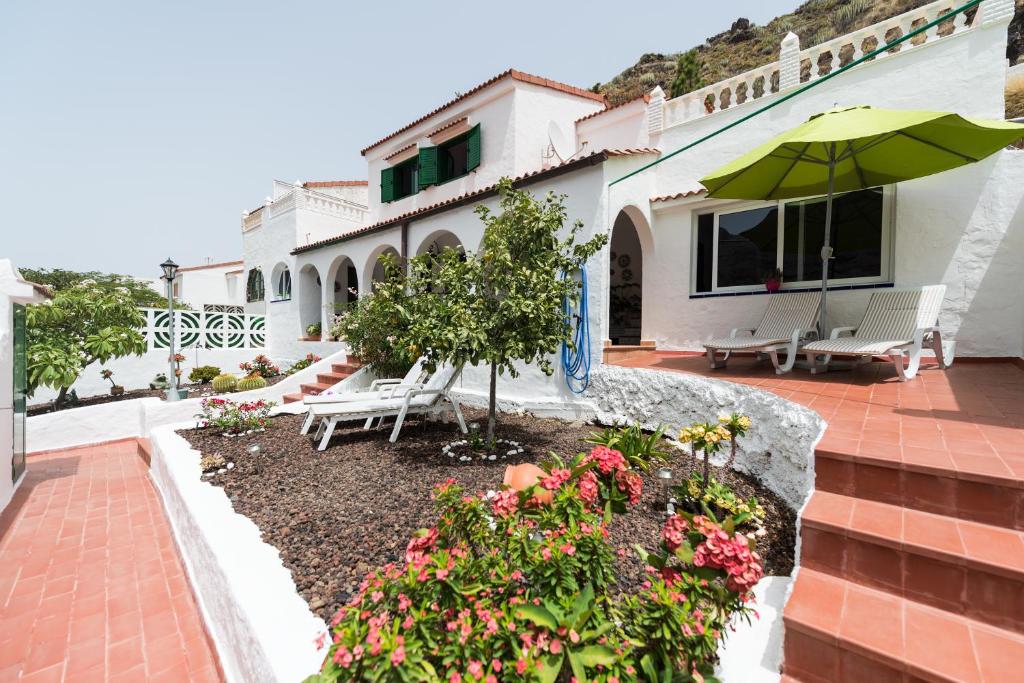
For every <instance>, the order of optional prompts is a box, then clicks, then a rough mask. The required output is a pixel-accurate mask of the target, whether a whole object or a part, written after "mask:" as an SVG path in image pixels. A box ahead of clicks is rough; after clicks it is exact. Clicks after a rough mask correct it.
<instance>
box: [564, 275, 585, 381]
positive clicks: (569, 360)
mask: <svg viewBox="0 0 1024 683" xmlns="http://www.w3.org/2000/svg"><path fill="white" fill-rule="evenodd" d="M562 277H563V278H567V277H572V276H571V275H569V274H568V273H563V274H562ZM580 284H581V287H580V303H579V306H578V310H576V311H575V312H574V311H573V308H572V303H571V301H570V300H569V297H566V298H565V300H564V301H563V302H562V312H563V314H564V315H565V321H566V323H567V324H568V325H569V328H570V330H571V331H572V343H571V344H570V343H569V341H568V340H566V341H563V342H562V369H563V370H565V384H566V386H568V387H569V391H571V392H572V393H574V394H582V393H583V392H584V391H586V390H587V387H588V386H590V317H589V314H588V310H587V308H588V306H587V271H586V269H585V268H581V269H580Z"/></svg>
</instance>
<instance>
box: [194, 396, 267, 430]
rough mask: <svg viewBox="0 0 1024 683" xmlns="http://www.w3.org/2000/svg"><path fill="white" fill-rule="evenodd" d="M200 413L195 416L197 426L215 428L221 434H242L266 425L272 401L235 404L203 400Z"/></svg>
mask: <svg viewBox="0 0 1024 683" xmlns="http://www.w3.org/2000/svg"><path fill="white" fill-rule="evenodd" d="M200 405H201V407H202V412H201V413H199V414H198V415H196V417H197V418H199V426H201V427H216V428H217V429H219V430H220V431H221V433H222V434H242V433H243V432H247V431H250V430H253V429H262V428H263V427H265V426H266V425H267V416H268V415H269V414H270V409H271V408H273V407H274V406H275V405H276V404H275V403H274V402H273V401H264V400H262V399H260V400H259V401H251V402H249V403H235V402H234V401H230V400H228V399H224V398H216V397H214V398H204V399H203V401H202V403H201V404H200Z"/></svg>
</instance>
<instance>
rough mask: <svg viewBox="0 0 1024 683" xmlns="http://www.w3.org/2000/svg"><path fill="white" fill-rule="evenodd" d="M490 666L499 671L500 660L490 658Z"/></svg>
mask: <svg viewBox="0 0 1024 683" xmlns="http://www.w3.org/2000/svg"><path fill="white" fill-rule="evenodd" d="M491 668H492V669H494V670H495V671H501V660H500V659H492V660H491Z"/></svg>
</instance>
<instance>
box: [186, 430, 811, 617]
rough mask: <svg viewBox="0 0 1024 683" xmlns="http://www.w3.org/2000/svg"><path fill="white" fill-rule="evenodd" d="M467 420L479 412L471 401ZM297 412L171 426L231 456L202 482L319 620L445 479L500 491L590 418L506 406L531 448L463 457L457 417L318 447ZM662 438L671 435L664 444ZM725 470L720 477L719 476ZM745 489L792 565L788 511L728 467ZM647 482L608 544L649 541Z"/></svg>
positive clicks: (569, 450)
mask: <svg viewBox="0 0 1024 683" xmlns="http://www.w3.org/2000/svg"><path fill="white" fill-rule="evenodd" d="M467 418H468V419H470V420H481V418H482V414H481V413H479V412H475V411H473V410H470V411H468V412H467ZM300 424H301V417H300V416H280V417H276V418H273V419H272V420H270V424H269V425H268V427H267V429H266V431H264V432H262V433H259V434H253V435H250V436H246V437H239V438H231V439H229V438H224V437H222V436H219V435H217V434H215V433H214V432H213V431H212V430H210V429H200V430H194V429H190V430H181V431H179V432H178V433H179V434H181V435H182V436H183V437H184V438H185V439H187V440H188V441H189V442H190V443H191V444H192V445H193V447H195V448H196V449H197V450H199V451H201V452H202V453H203V454H204V455H210V454H213V453H219V454H220V455H221V456H223V457H224V458H225V459H226V460H227V461H234V462H236V466H235V468H234V469H231V470H228V471H227V472H226V473H225V474H216V475H213V476H212V478H210V479H209V481H210V482H211V483H212V484H214V485H216V486H221V487H223V488H224V491H225V493H226V494H227V495H228V496H229V497H230V498H231V500H232V502H233V504H234V507H235V510H237V511H238V512H240V513H241V514H244V515H246V516H247V517H249V518H250V519H251V520H252V521H253V522H255V523H256V524H257V526H259V528H260V530H261V531H262V532H263V538H264V540H265V541H267V542H268V543H270V544H271V545H273V546H275V547H276V548H278V549H279V550H280V551H281V557H282V559H283V561H284V563H285V566H287V567H288V568H289V569H290V570H291V572H292V577H293V578H294V580H295V583H296V585H297V586H298V589H299V592H300V593H301V594H302V595H303V597H305V599H306V600H307V601H308V602H309V604H310V607H311V608H312V609H313V611H315V612H316V613H318V614H319V615H320V616H322V617H323V618H324V619H325V620H328V619H330V617H331V616H332V615H333V614H334V612H336V611H337V609H338V608H339V607H340V606H341V605H342V604H344V602H346V601H347V600H348V598H349V597H350V596H351V595H352V594H353V593H354V592H355V591H356V589H357V586H358V585H359V582H360V581H361V580H362V579H363V578H364V577H365V575H366V573H367V572H368V571H369V570H371V569H372V568H374V567H376V566H379V565H382V564H384V563H387V562H391V561H394V560H397V559H398V558H399V557H401V556H403V554H404V552H405V546H406V543H407V542H408V539H409V536H410V535H411V533H412V532H413V531H415V530H416V529H419V528H421V527H425V526H430V525H432V524H433V521H434V518H435V517H434V513H433V508H432V504H431V500H430V490H431V488H432V487H433V485H434V484H435V483H437V482H440V481H444V480H445V479H447V478H449V477H453V478H455V479H456V480H458V481H459V482H460V483H461V484H462V485H463V486H465V487H466V488H467V489H468V490H469V491H471V492H483V491H486V490H488V489H497V488H498V487H499V486H500V484H501V480H502V474H503V472H504V469H505V467H506V466H507V465H510V464H517V463H519V462H537V461H538V460H541V459H542V458H543V457H544V456H545V455H546V454H547V453H548V452H549V451H554V452H556V453H559V454H562V455H570V454H573V453H577V452H580V451H583V450H586V449H587V448H588V447H589V446H587V445H586V444H581V443H580V439H582V438H585V437H587V436H588V435H589V434H590V432H591V431H594V430H595V429H596V427H594V426H592V425H587V424H581V423H568V422H562V421H559V420H550V419H540V418H536V417H532V416H517V415H502V416H501V419H500V422H499V433H498V436H499V437H500V438H507V439H511V440H513V441H518V442H520V443H522V444H524V446H526V448H527V450H526V452H525V453H524V454H522V455H519V456H508V457H507V458H506V459H504V460H501V459H499V460H497V461H494V462H490V461H487V462H481V461H480V460H476V461H474V462H472V463H459V462H458V461H457V458H455V459H449V458H448V457H446V456H443V455H442V454H441V448H442V446H443V445H444V444H446V443H448V442H449V441H452V440H455V439H457V438H458V437H459V435H458V430H457V428H456V427H455V426H454V425H445V424H442V423H440V422H437V423H419V424H417V423H416V422H409V423H407V426H406V428H405V429H404V430H403V431H402V435H401V438H400V439H399V442H398V443H397V444H389V443H387V436H388V433H389V432H390V429H389V428H385V429H382V430H371V431H368V432H367V431H363V430H362V429H361V428H359V427H352V428H348V429H339V430H336V431H335V433H334V437H333V438H332V439H331V444H330V446H329V447H328V449H327V450H326V451H323V452H318V451H317V450H316V448H315V446H314V445H313V443H312V442H311V441H310V439H309V437H304V436H301V435H299V425H300ZM253 442H259V444H260V445H261V447H262V451H263V453H264V454H265V455H264V456H263V458H262V459H263V471H262V473H261V474H256V472H255V467H254V463H252V462H251V458H250V456H248V455H247V454H246V453H245V448H246V447H247V446H249V445H250V444H252V443H253ZM666 445H667V444H666ZM669 450H670V452H672V453H673V454H674V455H673V459H672V462H671V464H670V465H669V466H670V467H672V469H673V471H674V472H675V473H676V476H677V478H681V477H682V476H684V475H685V474H686V473H688V472H689V470H690V468H691V463H692V459H691V458H689V457H688V456H686V455H684V454H683V453H682V452H680V451H677V450H674V449H671V447H669ZM722 475H723V473H722V472H721V471H716V476H718V477H719V478H723V477H722ZM724 480H725V481H726V482H728V483H729V484H730V485H731V486H732V487H733V489H734V490H735V491H736V492H737V493H739V494H740V495H742V496H743V497H749V496H751V495H755V496H757V498H758V500H759V501H760V502H761V504H762V505H763V506H764V508H765V510H766V512H767V514H768V521H767V526H768V534H767V535H766V536H765V537H764V538H762V539H760V541H759V544H758V545H759V552H760V553H761V554H762V556H763V557H764V559H765V570H766V573H767V574H772V575H784V574H789V573H790V572H791V571H792V568H793V546H794V541H795V515H794V513H793V511H792V510H790V509H789V508H788V507H787V506H786V505H785V503H783V502H782V501H781V499H779V498H778V497H777V496H775V495H774V494H773V493H771V492H770V491H768V490H766V489H764V488H763V487H761V486H760V484H758V482H756V481H755V480H753V479H751V478H749V477H746V476H745V475H742V474H739V473H737V472H730V473H728V474H727V475H726V476H724ZM655 496H656V493H655V487H654V483H653V479H652V478H651V477H646V476H645V481H644V496H643V499H642V500H641V502H640V504H639V505H638V506H637V507H635V508H634V509H633V510H632V511H631V512H630V513H628V514H626V515H621V516H616V518H615V521H614V522H613V524H612V529H611V536H610V538H611V541H612V543H613V544H614V545H615V546H617V547H620V546H622V547H626V548H629V549H631V548H632V544H633V543H639V544H641V545H642V546H644V547H646V548H648V549H654V548H656V547H657V544H658V541H659V535H660V532H661V525H662V522H663V520H664V515H663V513H662V512H660V511H658V510H656V509H654V507H653V502H652V501H653V499H654V498H655ZM617 562H618V563H619V567H618V577H619V584H620V587H621V588H623V589H630V588H632V587H634V586H636V585H638V584H639V583H640V582H641V581H642V580H643V578H642V577H643V565H642V563H641V562H640V560H639V559H638V558H636V557H635V554H634V553H629V554H628V555H627V556H626V557H625V558H620V559H618V560H617Z"/></svg>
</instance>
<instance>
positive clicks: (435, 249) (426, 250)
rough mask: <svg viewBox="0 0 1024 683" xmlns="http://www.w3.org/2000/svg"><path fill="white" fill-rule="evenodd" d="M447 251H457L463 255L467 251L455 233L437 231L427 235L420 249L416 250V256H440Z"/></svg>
mask: <svg viewBox="0 0 1024 683" xmlns="http://www.w3.org/2000/svg"><path fill="white" fill-rule="evenodd" d="M445 249H455V250H457V251H460V252H463V253H465V251H466V250H465V248H463V246H462V242H461V241H459V238H458V237H456V236H455V233H452V232H449V231H447V230H437V231H436V232H432V233H430V234H429V235H427V237H426V238H425V239H424V240H423V241H422V242H420V246H419V248H417V249H416V255H417V256H421V255H423V254H434V255H440V254H441V253H442V252H443V251H444V250H445Z"/></svg>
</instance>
